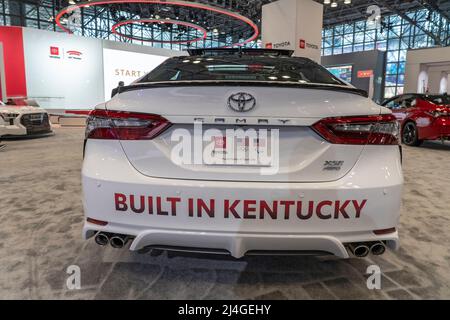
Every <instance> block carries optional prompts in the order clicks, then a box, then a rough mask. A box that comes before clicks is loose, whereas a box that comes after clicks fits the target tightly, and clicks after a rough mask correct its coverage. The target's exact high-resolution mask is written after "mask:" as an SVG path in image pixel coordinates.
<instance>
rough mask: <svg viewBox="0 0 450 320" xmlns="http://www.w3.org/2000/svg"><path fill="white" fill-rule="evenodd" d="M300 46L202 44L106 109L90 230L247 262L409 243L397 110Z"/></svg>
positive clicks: (88, 233)
mask: <svg viewBox="0 0 450 320" xmlns="http://www.w3.org/2000/svg"><path fill="white" fill-rule="evenodd" d="M291 54H292V52H289V51H277V50H259V49H254V50H250V49H249V50H246V49H241V50H232V49H224V50H191V51H190V56H188V57H176V58H171V59H168V60H167V61H165V62H164V63H163V64H161V65H160V66H159V67H157V68H156V69H155V70H153V71H152V72H150V73H149V74H147V75H146V76H144V77H143V78H141V79H140V80H138V81H136V82H135V83H133V84H131V85H129V86H125V87H120V88H118V92H117V94H116V95H115V96H114V97H113V98H112V100H110V101H109V102H107V103H105V104H102V105H99V106H97V107H96V108H95V110H94V111H92V113H91V114H90V117H89V119H88V124H87V129H86V144H85V157H84V165H83V171H82V176H83V192H84V209H85V215H86V222H85V224H84V228H83V235H84V237H85V238H86V239H88V238H94V239H95V241H96V243H97V244H99V245H108V244H110V245H111V246H113V247H114V248H124V247H125V246H127V247H128V246H129V248H130V250H133V251H136V250H141V249H164V250H179V251H193V252H209V253H218V254H230V255H231V256H233V257H235V258H241V257H244V256H246V255H252V254H314V255H320V254H331V255H335V256H338V257H342V258H349V257H350V256H356V257H365V256H367V255H369V254H374V255H380V254H383V253H384V252H385V250H386V247H389V248H391V249H397V248H398V245H399V238H398V231H397V225H398V223H399V212H400V204H401V193H402V185H403V175H402V167H401V150H400V147H399V144H398V135H399V128H398V124H397V121H396V119H395V117H393V116H392V115H391V112H390V111H389V110H388V109H386V108H383V107H380V106H379V105H376V104H375V103H374V102H372V101H371V100H370V99H368V97H367V95H366V94H365V92H362V91H360V90H358V89H355V88H354V87H351V86H349V85H348V84H345V83H343V82H342V81H340V80H339V79H337V78H335V77H334V76H333V75H331V74H330V73H329V72H328V71H327V70H326V69H324V68H323V67H321V66H320V65H318V64H316V63H315V62H313V61H311V60H309V59H306V58H296V57H291Z"/></svg>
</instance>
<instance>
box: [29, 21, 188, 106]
mask: <svg viewBox="0 0 450 320" xmlns="http://www.w3.org/2000/svg"><path fill="white" fill-rule="evenodd" d="M23 42H24V56H25V69H26V84H27V93H28V97H29V98H32V99H35V100H36V101H38V103H39V104H40V105H41V106H42V107H43V108H46V109H78V110H83V109H92V108H93V107H94V106H95V105H97V104H99V103H102V102H104V101H106V100H108V99H109V98H110V96H111V90H112V89H113V88H114V87H116V86H117V84H118V82H119V81H124V82H125V83H126V84H129V83H131V82H132V81H134V80H136V79H138V78H139V77H141V76H143V75H144V74H145V73H146V72H149V71H151V70H153V69H154V68H155V67H156V66H157V65H159V64H160V63H161V62H163V61H164V60H165V59H167V58H168V57H170V56H174V55H185V54H186V53H183V52H180V51H171V50H166V49H156V48H151V47H146V46H138V45H130V44H124V43H115V42H112V41H105V40H99V39H91V38H85V37H78V36H74V35H68V34H65V33H56V32H48V31H43V30H38V29H29V28H24V32H23Z"/></svg>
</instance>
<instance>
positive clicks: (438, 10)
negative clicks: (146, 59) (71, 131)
mask: <svg viewBox="0 0 450 320" xmlns="http://www.w3.org/2000/svg"><path fill="white" fill-rule="evenodd" d="M75 1H76V2H79V1H78V0H75ZM188 1H193V2H197V3H201V4H207V5H212V6H216V7H220V8H223V9H227V10H230V11H234V12H238V13H240V14H241V15H243V16H245V17H247V18H249V19H251V20H252V21H254V22H255V23H257V24H258V26H260V25H261V23H260V19H261V7H262V6H263V5H264V4H267V3H270V2H274V1H275V0H253V1H248V0H188ZM315 1H316V2H319V3H323V0H315ZM337 1H338V3H339V4H338V7H337V8H332V7H331V6H330V5H325V6H324V27H325V28H327V27H331V26H333V25H337V24H344V23H353V22H355V21H360V20H365V19H367V18H368V16H369V14H368V13H367V8H368V7H369V6H370V5H374V4H376V5H378V6H379V7H380V9H381V15H382V16H383V17H384V16H386V15H390V14H397V15H399V16H400V17H402V18H403V19H404V20H405V21H407V22H408V23H409V24H410V25H411V26H413V27H415V28H418V29H420V30H421V31H422V32H423V33H425V34H426V35H427V36H429V37H430V38H431V39H433V41H434V42H435V44H436V45H450V35H449V33H450V30H449V28H450V1H449V0H403V1H400V0H375V1H370V0H353V1H352V3H351V4H344V3H343V0H337ZM0 2H3V3H6V2H11V3H12V2H14V3H15V4H17V3H21V5H22V6H23V7H21V9H20V15H23V17H20V18H21V20H20V19H17V18H18V17H17V13H15V18H14V19H15V20H14V21H16V22H15V23H17V21H21V22H20V23H21V24H22V25H27V21H28V23H31V26H33V24H36V25H37V26H38V27H39V28H42V29H47V30H56V31H59V28H57V27H56V26H55V24H54V21H52V18H54V17H55V16H56V13H57V12H58V11H60V10H61V9H63V8H64V7H67V6H68V5H69V0H20V1H19V0H0ZM27 4H34V5H36V4H37V5H39V6H41V7H43V8H45V9H42V8H39V10H36V7H34V8H33V7H32V6H28V7H27V9H26V10H25V5H27ZM418 9H426V10H427V11H428V12H429V18H427V19H426V20H427V21H426V22H425V23H422V22H420V23H418V22H417V21H416V19H413V18H411V15H410V14H409V13H410V12H413V11H415V10H418ZM152 14H153V15H159V16H160V17H161V18H166V17H167V18H172V19H175V18H176V17H178V18H179V19H180V20H181V21H186V22H190V21H191V20H195V23H198V24H199V25H200V26H202V27H204V28H207V29H208V30H209V31H210V32H211V31H212V30H213V29H215V28H218V29H220V32H219V35H217V34H216V35H215V36H212V35H210V34H209V35H208V38H207V40H205V41H203V42H204V43H202V42H200V43H196V44H193V45H194V46H196V45H200V46H205V45H211V46H214V45H218V44H219V43H224V44H226V43H234V42H238V40H239V39H242V38H245V37H246V36H248V35H249V32H251V30H249V28H248V27H246V26H245V24H240V23H239V22H236V21H234V22H233V21H232V20H233V19H231V18H230V17H227V16H223V15H217V14H213V13H211V12H202V11H198V10H197V11H196V10H192V9H189V8H175V7H170V6H166V5H164V4H159V5H156V4H152V5H148V4H136V3H135V4H130V3H129V4H118V5H113V6H109V7H108V8H105V7H97V6H93V7H90V8H84V9H82V22H81V28H80V31H79V32H78V33H79V34H81V35H84V36H89V37H97V38H101V39H115V40H121V41H130V40H128V39H127V40H126V39H119V38H118V36H116V35H113V34H111V26H112V25H114V24H115V23H117V22H120V21H121V20H123V19H125V18H133V17H134V18H141V17H142V18H149V17H150V15H152ZM29 17H31V19H30V18H29ZM4 19H6V18H4ZM5 21H6V20H5ZM33 21H35V22H33ZM141 28H142V29H140V28H139V27H138V26H136V27H135V26H133V27H131V28H126V30H128V29H130V32H136V30H138V32H141V34H145V36H150V35H152V36H155V37H157V38H158V39H164V40H166V39H167V38H169V39H170V38H176V37H179V35H178V33H177V34H170V31H168V32H169V33H168V34H167V35H166V34H165V33H164V32H162V31H161V30H160V27H159V26H157V25H155V26H151V25H150V26H145V27H143V26H142V27H141ZM388 28H389V27H388ZM124 30H125V29H124ZM139 30H142V31H139ZM169 30H170V29H169ZM161 32H162V34H160V33H161ZM189 36H192V30H187V31H186V34H185V36H184V37H189ZM252 45H253V46H255V45H256V44H255V43H253V44H252ZM186 47H187V46H185V45H180V46H179V47H178V46H177V48H179V49H186Z"/></svg>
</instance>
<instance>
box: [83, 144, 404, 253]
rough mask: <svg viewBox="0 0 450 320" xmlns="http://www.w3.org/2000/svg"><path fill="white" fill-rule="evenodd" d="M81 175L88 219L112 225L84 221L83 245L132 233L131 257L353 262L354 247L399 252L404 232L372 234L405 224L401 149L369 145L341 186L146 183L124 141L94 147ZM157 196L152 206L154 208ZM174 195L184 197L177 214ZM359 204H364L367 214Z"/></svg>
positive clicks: (89, 149) (88, 150)
mask: <svg viewBox="0 0 450 320" xmlns="http://www.w3.org/2000/svg"><path fill="white" fill-rule="evenodd" d="M82 175H83V177H82V180H83V193H84V209H85V215H86V217H88V218H92V219H96V220H100V221H106V222H108V225H106V226H99V225H94V224H92V223H89V222H86V223H85V225H84V228H83V236H84V238H85V239H87V238H89V237H92V236H93V235H94V234H95V233H96V232H98V231H103V232H107V233H117V234H125V235H129V236H132V237H133V238H134V240H133V242H132V243H131V247H130V249H131V250H139V249H142V248H145V247H147V246H154V247H167V246H168V247H187V248H193V249H194V248H197V249H214V250H225V251H227V252H229V253H230V254H231V255H232V256H234V257H237V258H240V257H242V256H244V255H245V254H248V253H249V252H252V251H320V252H326V253H330V254H333V255H336V256H338V257H342V258H347V257H348V253H347V250H346V248H345V244H347V243H353V242H372V241H387V244H388V246H389V247H391V248H392V249H397V248H398V246H399V240H398V234H397V233H392V234H388V235H384V236H377V235H375V234H374V233H373V231H375V230H384V229H389V228H393V227H397V225H398V222H399V212H400V204H401V194H402V185H403V176H402V171H401V163H400V153H399V148H398V146H392V147H391V146H387V147H383V150H380V149H379V148H378V146H374V147H368V148H366V150H365V151H364V152H363V154H362V155H361V159H360V160H359V161H358V163H357V164H356V165H355V167H354V168H353V169H352V171H351V172H350V173H349V174H348V175H346V176H345V177H344V178H343V179H340V180H338V181H332V182H325V183H250V182H224V181H187V180H170V179H158V178H151V177H147V176H143V175H142V174H140V173H138V172H137V171H136V170H135V169H134V168H133V167H132V166H131V165H130V163H129V162H128V160H127V158H126V156H125V155H124V153H123V150H122V149H121V147H120V144H119V143H118V142H117V141H107V142H106V141H101V142H98V141H95V140H89V141H88V144H87V145H86V157H85V160H84V165H83V173H82ZM116 194H121V195H125V196H126V198H127V201H128V202H127V204H126V208H125V207H124V206H122V207H121V208H119V209H120V210H118V207H117V202H115V195H116ZM131 196H133V197H134V209H133V208H132V205H131V202H130V198H131ZM150 197H152V201H153V206H150V205H149V204H148V202H149V201H150V200H149V198H150ZM158 198H159V199H160V200H158ZM168 198H177V199H179V200H180V201H179V202H178V203H177V205H176V210H175V212H174V210H173V207H171V203H170V202H168V201H167V199H168ZM189 199H202V201H204V202H205V203H206V204H210V203H211V202H210V201H211V200H214V202H215V206H214V212H209V214H208V213H207V212H206V211H203V212H201V214H198V211H197V207H195V209H194V210H191V209H190V208H189ZM141 201H143V202H141ZM158 201H160V202H159V209H158V208H157V207H158V204H156V202H158ZM226 201H229V203H233V202H234V201H239V203H238V205H237V206H236V207H235V209H236V210H235V212H234V214H230V210H228V211H227V209H229V208H226V207H225V205H224V203H226ZM244 201H249V202H248V203H247V204H245V203H244ZM287 201H292V202H294V203H295V204H296V206H295V207H294V206H291V207H290V210H287V209H286V206H281V203H282V202H284V203H286V202H287ZM263 202H265V203H269V204H274V203H276V204H277V205H278V210H277V214H276V215H275V214H274V215H273V216H271V215H269V214H268V213H267V211H266V212H264V213H263V214H261V211H260V207H259V205H260V204H261V203H263ZM346 202H348V204H347V206H346V207H344V208H343V207H342V205H343V204H345V203H346ZM298 203H301V206H299V205H298ZM249 204H251V205H249ZM339 204H340V205H339ZM354 204H357V205H359V206H363V208H362V209H361V210H360V212H359V214H358V211H357V210H356V208H355V207H354ZM150 207H152V208H153V210H150V209H149V208H150ZM294 208H295V209H294ZM299 208H300V213H299V211H298V210H299ZM340 208H343V210H342V211H340V210H339V209H340ZM122 209H124V210H122ZM140 209H143V210H140ZM272 209H273V207H272ZM227 213H228V214H227ZM193 251H195V250H193Z"/></svg>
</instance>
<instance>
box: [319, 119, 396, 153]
mask: <svg viewBox="0 0 450 320" xmlns="http://www.w3.org/2000/svg"><path fill="white" fill-rule="evenodd" d="M313 129H314V130H315V131H316V132H317V133H318V134H319V135H321V136H322V137H323V138H324V139H325V140H327V141H328V142H330V143H333V144H372V145H396V144H398V143H399V139H398V138H399V125H398V122H397V120H396V118H395V117H394V116H393V115H391V114H388V115H379V116H360V117H338V118H326V119H323V120H320V121H319V122H317V123H316V124H314V125H313Z"/></svg>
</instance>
